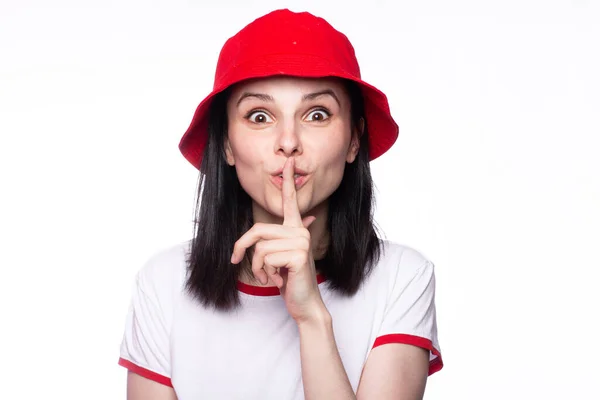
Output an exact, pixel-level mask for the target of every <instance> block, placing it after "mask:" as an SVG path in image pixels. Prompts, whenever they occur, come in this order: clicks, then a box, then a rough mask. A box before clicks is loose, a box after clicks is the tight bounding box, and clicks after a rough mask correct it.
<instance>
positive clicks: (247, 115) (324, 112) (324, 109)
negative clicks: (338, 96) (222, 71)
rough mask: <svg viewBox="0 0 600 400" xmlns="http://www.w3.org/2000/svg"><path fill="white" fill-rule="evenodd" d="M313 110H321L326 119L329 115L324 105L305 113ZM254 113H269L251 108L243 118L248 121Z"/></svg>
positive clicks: (310, 112)
mask: <svg viewBox="0 0 600 400" xmlns="http://www.w3.org/2000/svg"><path fill="white" fill-rule="evenodd" d="M314 112H322V113H323V114H325V119H328V118H329V117H331V112H330V111H329V110H328V109H326V108H325V107H316V108H313V109H312V110H310V111H309V112H308V113H307V115H310V114H312V113H314ZM256 113H264V114H266V115H269V113H268V112H267V111H265V110H263V109H253V110H250V111H248V112H247V113H246V115H244V118H245V119H247V120H249V121H250V117H251V116H252V115H253V114H256ZM250 122H252V121H250ZM310 122H320V121H310ZM255 123H258V122H255Z"/></svg>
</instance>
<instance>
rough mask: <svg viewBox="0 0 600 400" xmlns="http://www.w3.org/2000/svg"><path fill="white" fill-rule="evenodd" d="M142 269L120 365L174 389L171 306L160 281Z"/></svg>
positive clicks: (135, 288) (131, 308) (139, 274)
mask: <svg viewBox="0 0 600 400" xmlns="http://www.w3.org/2000/svg"><path fill="white" fill-rule="evenodd" d="M149 272H150V268H145V269H142V270H141V271H140V272H139V273H138V275H137V277H136V280H135V284H134V289H133V294H132V298H131V302H130V305H129V311H128V313H127V317H126V322H125V333H124V335H123V340H122V342H121V350H120V357H119V365H121V366H123V367H125V368H127V369H128V370H130V371H131V372H134V373H136V374H138V375H141V376H143V377H145V378H147V379H151V380H153V381H156V382H158V383H161V384H163V385H166V386H170V387H172V386H173V385H172V383H171V366H170V357H169V354H170V349H169V332H170V329H169V322H168V319H169V318H168V315H167V314H168V312H169V310H168V309H167V308H168V304H165V300H164V299H161V296H160V289H159V288H158V287H157V285H159V284H160V282H157V281H156V279H153V278H152V275H151V274H149Z"/></svg>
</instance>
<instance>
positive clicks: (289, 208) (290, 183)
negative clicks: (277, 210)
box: [281, 157, 302, 226]
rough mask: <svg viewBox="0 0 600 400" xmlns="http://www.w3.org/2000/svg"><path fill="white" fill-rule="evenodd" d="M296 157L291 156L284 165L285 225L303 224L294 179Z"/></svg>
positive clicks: (283, 196) (282, 195)
mask: <svg viewBox="0 0 600 400" xmlns="http://www.w3.org/2000/svg"><path fill="white" fill-rule="evenodd" d="M294 162H295V160H294V158H293V157H290V158H288V159H287V160H286V162H285V165H284V166H283V186H282V189H281V197H282V203H283V225H287V226H302V217H301V216H300V210H299V209H298V200H297V198H296V183H295V181H294Z"/></svg>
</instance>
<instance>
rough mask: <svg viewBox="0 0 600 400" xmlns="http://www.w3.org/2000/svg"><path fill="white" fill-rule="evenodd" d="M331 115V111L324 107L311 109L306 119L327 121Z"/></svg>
mask: <svg viewBox="0 0 600 400" xmlns="http://www.w3.org/2000/svg"><path fill="white" fill-rule="evenodd" d="M330 116H331V114H330V113H329V111H327V110H325V109H323V108H319V109H317V110H313V111H311V112H310V113H309V114H308V115H307V116H306V119H307V120H308V121H311V122H320V121H325V120H326V119H328V118H329V117H330Z"/></svg>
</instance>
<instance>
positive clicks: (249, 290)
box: [237, 274, 327, 296]
mask: <svg viewBox="0 0 600 400" xmlns="http://www.w3.org/2000/svg"><path fill="white" fill-rule="evenodd" d="M326 280H327V278H325V277H324V276H323V275H321V274H317V283H318V284H320V283H322V282H325V281H326ZM237 288H238V290H239V291H240V292H242V293H246V294H249V295H252V296H279V295H280V292H279V288H278V287H277V286H254V285H249V284H247V283H243V282H240V281H238V283H237Z"/></svg>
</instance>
